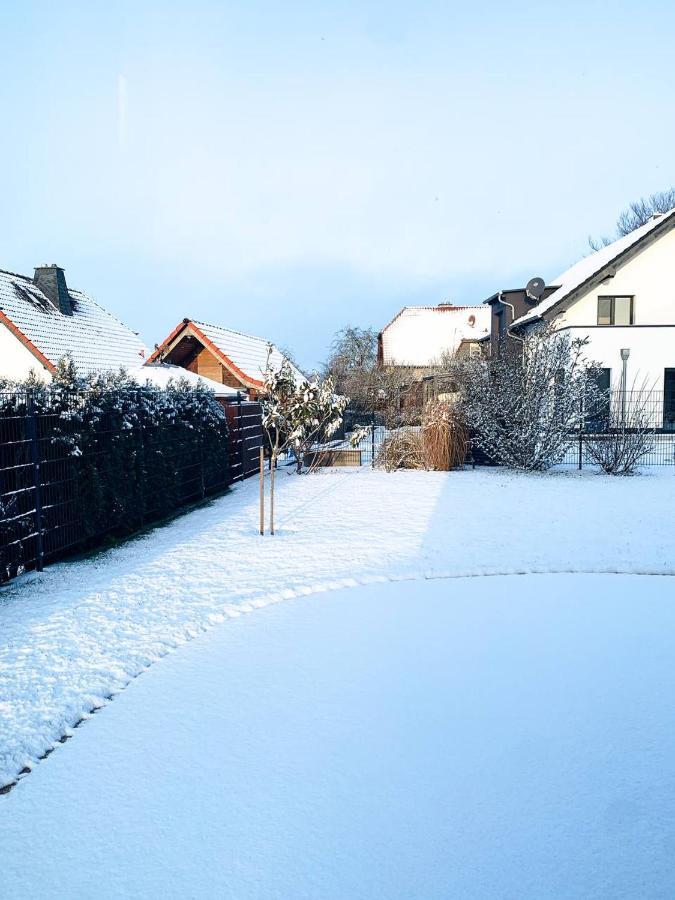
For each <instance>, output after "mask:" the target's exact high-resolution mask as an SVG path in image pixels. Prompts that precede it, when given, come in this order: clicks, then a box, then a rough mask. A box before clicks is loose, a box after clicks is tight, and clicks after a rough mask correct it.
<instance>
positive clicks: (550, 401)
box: [461, 327, 597, 470]
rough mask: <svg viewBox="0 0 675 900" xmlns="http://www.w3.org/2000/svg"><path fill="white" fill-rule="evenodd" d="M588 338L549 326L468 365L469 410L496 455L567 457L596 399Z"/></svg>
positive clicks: (539, 461) (480, 441)
mask: <svg viewBox="0 0 675 900" xmlns="http://www.w3.org/2000/svg"><path fill="white" fill-rule="evenodd" d="M586 343H587V341H586V340H585V339H583V340H582V339H574V340H572V339H571V338H570V337H569V334H568V333H567V332H556V331H555V330H553V329H551V328H550V327H542V328H540V329H539V330H537V331H533V332H530V333H529V334H528V336H527V337H526V338H525V339H524V340H523V342H522V343H521V342H519V341H516V340H515V339H513V340H508V341H505V342H504V343H503V345H502V347H501V348H500V352H499V354H498V355H495V356H491V357H490V358H488V359H486V360H478V361H474V362H471V363H468V364H467V365H466V366H465V367H464V370H463V372H462V403H461V406H462V410H463V413H464V416H465V418H466V422H467V425H468V426H469V428H470V429H471V430H472V431H473V440H474V441H475V443H476V445H477V446H478V448H479V449H481V450H482V451H483V452H484V453H485V454H487V456H488V457H489V458H490V459H492V460H493V461H494V462H496V463H499V464H501V465H505V466H509V467H512V468H515V469H530V470H537V469H546V468H548V467H549V466H551V465H554V464H555V463H557V462H559V461H560V460H561V459H562V457H563V456H564V453H565V450H566V446H567V443H568V441H569V439H570V433H571V432H572V431H573V430H574V429H577V428H579V427H580V426H581V425H582V423H583V421H584V416H585V406H586V405H587V404H589V403H593V402H594V398H595V392H596V390H597V389H596V387H595V383H594V381H593V379H592V378H589V369H590V364H589V363H588V361H587V360H586V359H585V356H584V348H585V346H586Z"/></svg>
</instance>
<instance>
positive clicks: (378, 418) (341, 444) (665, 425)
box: [331, 391, 675, 468]
mask: <svg viewBox="0 0 675 900" xmlns="http://www.w3.org/2000/svg"><path fill="white" fill-rule="evenodd" d="M456 396H457V397H458V396H459V395H458V394H457V395H456ZM581 419H582V425H581V426H580V427H577V428H575V429H571V430H570V434H569V442H568V445H567V448H566V450H565V455H564V458H563V459H562V461H561V464H562V465H570V466H572V465H573V466H577V467H578V468H583V467H584V466H591V465H595V462H594V460H593V458H592V456H591V455H590V453H589V449H590V448H591V447H592V445H594V444H595V445H597V443H598V442H601V441H603V440H604V441H610V440H612V437H613V436H615V435H617V434H619V433H621V432H625V431H628V432H630V431H640V432H642V433H643V434H644V435H645V437H646V452H645V454H644V456H643V457H642V459H641V460H640V465H643V466H664V465H675V398H672V397H670V396H669V395H664V393H663V392H662V391H648V392H644V391H626V392H623V391H610V392H607V393H606V394H605V395H604V397H602V398H601V399H600V401H597V402H595V403H594V404H593V406H589V407H588V408H587V409H584V410H583V413H582V417H581ZM421 425H422V408H421V407H420V409H418V410H415V409H411V408H408V409H406V410H403V411H401V412H399V411H398V410H394V411H392V410H388V411H386V412H385V411H383V410H381V409H377V410H363V409H360V410H358V409H347V410H346V411H345V415H344V419H343V424H342V426H341V428H340V430H339V431H338V432H337V433H336V434H335V435H334V440H333V442H332V445H331V446H332V449H333V451H338V450H340V451H343V452H345V459H346V460H347V461H348V462H346V463H345V464H351V465H361V466H372V465H374V464H376V463H377V461H378V457H380V455H381V454H382V448H383V445H384V444H385V442H386V441H387V439H388V438H390V437H391V436H392V435H394V434H399V435H400V434H402V433H405V432H414V431H419V430H420V428H421ZM355 438H358V440H356V441H355ZM349 450H355V451H357V452H356V453H355V454H351V455H350V456H347V455H346V451H349ZM333 458H334V459H335V458H337V456H336V455H335V454H334V456H333ZM467 463H468V464H469V465H490V464H491V461H490V460H489V459H488V457H487V456H486V454H485V453H484V452H482V451H481V449H480V446H479V443H478V441H476V439H475V437H474V438H472V439H471V440H470V442H469V451H468V454H467Z"/></svg>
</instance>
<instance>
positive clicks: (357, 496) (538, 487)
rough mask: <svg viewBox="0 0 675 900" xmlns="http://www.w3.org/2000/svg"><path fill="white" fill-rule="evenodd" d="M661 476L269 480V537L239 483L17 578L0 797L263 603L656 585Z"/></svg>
mask: <svg viewBox="0 0 675 900" xmlns="http://www.w3.org/2000/svg"><path fill="white" fill-rule="evenodd" d="M674 474H675V473H674V472H673V470H670V469H663V470H652V472H650V473H649V474H648V475H645V476H642V477H638V478H633V479H612V478H608V477H603V476H600V475H596V474H593V473H590V472H584V473H581V474H578V473H575V472H571V473H566V472H560V473H550V474H547V475H517V474H510V473H507V472H500V471H489V470H476V471H471V470H467V471H463V472H454V473H450V474H444V473H428V472H407V473H397V474H393V475H390V474H386V473H379V472H375V473H374V472H371V471H370V470H367V469H364V470H358V471H353V470H341V471H336V472H322V473H317V474H315V475H311V476H305V477H302V478H298V477H297V476H295V475H292V474H291V475H287V474H286V473H282V474H281V475H280V477H279V479H278V485H279V500H278V524H279V533H278V534H277V535H276V536H275V537H265V538H260V537H259V536H258V534H257V502H258V501H257V485H256V484H255V482H254V481H249V482H247V483H245V484H243V485H240V486H239V487H237V488H236V490H235V491H234V492H233V493H232V494H230V495H229V496H225V497H223V498H221V499H219V500H218V501H216V502H214V503H213V504H211V505H210V506H209V507H207V508H203V509H201V510H198V511H196V512H193V513H191V514H189V515H186V516H184V517H182V518H181V519H178V520H176V521H175V522H174V523H172V524H171V525H169V526H167V527H164V528H159V529H156V530H155V531H153V532H151V533H149V534H147V535H146V536H144V537H143V538H141V539H138V540H136V541H133V542H131V543H129V544H127V545H125V546H122V547H120V548H118V549H116V550H113V551H110V552H108V553H105V554H99V555H98V556H96V557H93V558H91V559H87V560H83V561H79V562H73V563H66V564H60V565H56V566H53V567H51V568H49V569H48V570H46V571H45V572H44V573H43V574H42V575H29V576H25V577H24V578H22V579H19V580H18V581H17V582H16V583H14V584H13V585H9V586H7V587H5V588H4V589H3V590H2V591H0V633H1V634H2V647H1V648H0V784H3V783H7V782H10V781H12V780H13V779H14V778H15V777H16V776H17V774H18V773H19V772H20V771H21V770H22V769H23V767H24V766H31V765H32V764H33V763H34V762H35V760H36V759H38V758H39V757H40V756H41V755H42V754H44V753H45V752H46V751H47V750H49V749H50V748H51V747H52V746H54V744H55V742H56V741H57V740H58V738H59V737H61V736H62V735H63V734H65V733H68V730H69V729H70V728H71V727H72V726H73V725H74V724H75V723H76V722H77V721H78V720H79V719H81V718H82V717H83V716H86V715H87V713H89V712H90V711H91V710H92V709H93V708H95V707H97V706H100V705H102V704H103V703H104V702H105V699H106V698H107V697H109V696H110V695H112V694H114V693H116V692H118V691H120V690H121V689H122V688H123V687H124V686H125V685H126V684H128V682H129V681H130V680H131V679H132V678H134V676H136V675H138V674H139V673H140V672H141V671H142V670H143V669H144V668H146V667H147V666H148V665H150V664H151V663H152V662H154V661H155V660H157V659H159V658H160V657H161V656H163V655H165V654H166V653H168V652H169V651H170V650H172V649H173V648H175V647H176V646H178V645H179V644H181V643H183V642H185V641H186V640H188V639H189V638H191V637H194V636H196V635H198V634H199V633H200V632H202V631H204V630H205V629H207V628H208V627H209V626H211V625H213V624H214V623H218V622H222V621H224V620H225V619H226V618H228V617H230V616H238V615H239V614H240V613H242V612H244V611H247V612H248V611H251V610H253V609H255V608H256V607H259V606H265V605H267V604H269V603H270V602H273V601H276V600H282V599H285V598H290V597H293V596H298V595H301V594H311V593H315V592H319V591H326V590H330V589H335V588H340V587H345V586H350V585H355V584H357V583H367V582H376V581H382V580H388V579H416V578H420V577H425V576H437V575H466V574H473V575H478V574H485V573H512V572H644V573H669V574H673V573H675V553H674V552H673V551H674V550H675V541H674V535H673V524H672V522H673V508H674V501H675V477H674ZM415 602H416V600H415V595H414V593H413V592H412V591H411V593H410V603H411V607H414V604H415ZM413 613H414V609H411V615H412V614H413ZM223 690H226V688H225V687H224V686H223ZM87 727H89V726H87ZM80 733H81V732H78V733H77V738H78V739H79V736H80ZM70 743H72V744H75V743H77V741H72V742H70ZM155 750H156V751H157V752H159V748H155ZM61 752H63V753H65V752H66V751H65V750H64V751H61ZM57 755H58V754H57ZM50 759H51V758H50ZM45 765H47V763H46V764H45ZM31 777H33V776H31Z"/></svg>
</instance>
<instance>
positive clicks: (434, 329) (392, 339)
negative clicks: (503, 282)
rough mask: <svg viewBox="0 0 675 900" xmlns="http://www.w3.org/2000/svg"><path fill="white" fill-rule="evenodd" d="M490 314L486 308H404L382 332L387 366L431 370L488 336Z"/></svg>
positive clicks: (383, 355) (383, 358) (444, 306)
mask: <svg viewBox="0 0 675 900" xmlns="http://www.w3.org/2000/svg"><path fill="white" fill-rule="evenodd" d="M489 328H490V310H489V309H487V308H486V307H485V306H482V305H479V306H451V305H449V304H444V305H441V306H404V307H403V309H402V310H401V311H400V312H399V313H398V314H397V315H396V316H394V318H393V319H392V320H391V322H389V323H388V324H387V325H385V327H384V328H383V329H382V332H381V334H380V338H381V342H382V361H383V362H384V364H385V365H392V364H396V365H400V366H429V365H433V364H434V362H437V361H438V359H439V357H440V355H441V354H442V353H443V352H444V351H449V352H451V353H452V352H454V351H455V350H456V349H457V347H459V345H460V343H461V342H462V341H478V340H480V339H481V338H483V337H485V336H486V335H487V334H488V331H489Z"/></svg>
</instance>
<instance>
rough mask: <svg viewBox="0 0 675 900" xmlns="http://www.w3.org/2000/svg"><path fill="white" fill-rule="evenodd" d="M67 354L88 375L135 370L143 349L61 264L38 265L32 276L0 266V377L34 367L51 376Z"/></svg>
mask: <svg viewBox="0 0 675 900" xmlns="http://www.w3.org/2000/svg"><path fill="white" fill-rule="evenodd" d="M66 355H69V356H70V357H71V358H72V360H73V362H74V363H75V365H76V367H77V369H78V371H79V372H80V373H81V374H89V373H91V372H96V371H113V370H116V369H120V368H125V369H130V370H131V369H137V368H138V367H139V366H141V365H142V364H143V363H144V361H145V360H146V358H147V348H146V347H145V344H144V343H143V341H142V340H141V339H140V338H139V336H138V334H137V333H136V332H135V331H132V330H131V328H128V327H127V326H126V325H125V324H124V323H123V322H120V321H119V319H116V318H115V316H113V315H112V314H111V313H109V312H108V311H107V310H105V309H103V307H102V306H99V304H98V303H97V302H96V301H95V300H94V299H93V298H92V297H90V296H89V294H85V293H84V292H83V291H76V290H73V288H70V287H69V286H68V285H67V283H66V278H65V273H64V270H63V269H62V268H61V267H60V266H57V265H55V264H52V265H45V266H38V267H37V268H36V269H35V273H34V275H33V276H32V277H31V276H29V275H17V274H16V273H14V272H5V271H0V378H7V379H9V380H12V381H20V380H23V379H24V378H26V377H27V376H28V375H29V373H31V372H33V373H34V374H35V375H37V376H38V377H39V378H42V379H43V380H44V381H50V380H51V377H52V375H53V373H54V372H55V371H56V366H57V364H58V362H59V360H60V359H62V358H63V357H64V356H66Z"/></svg>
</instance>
